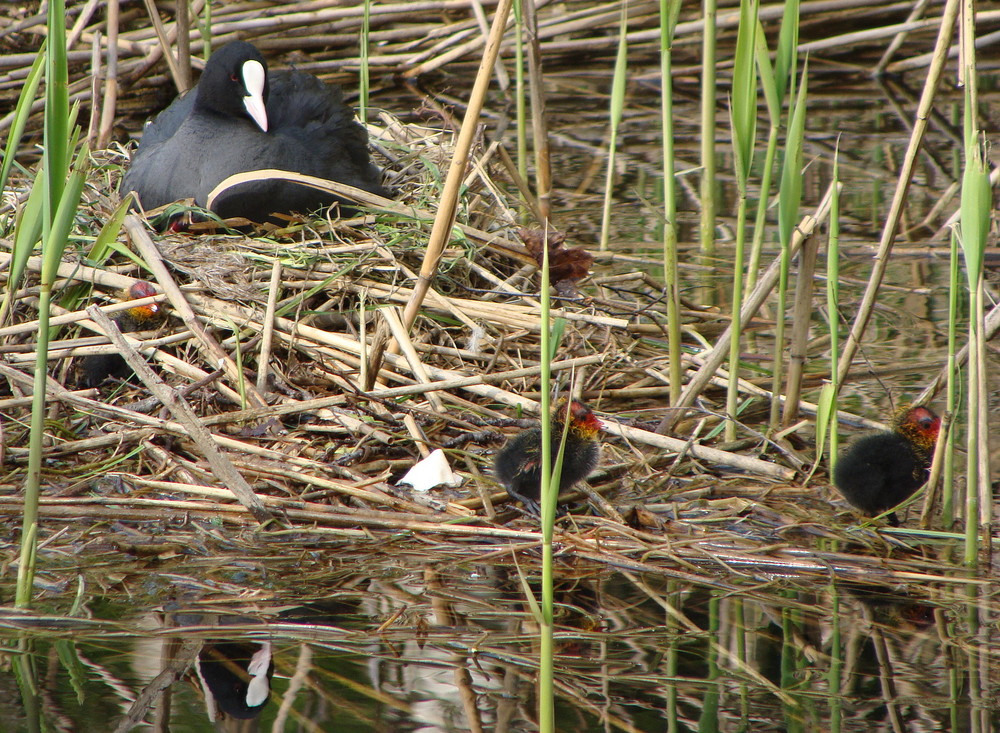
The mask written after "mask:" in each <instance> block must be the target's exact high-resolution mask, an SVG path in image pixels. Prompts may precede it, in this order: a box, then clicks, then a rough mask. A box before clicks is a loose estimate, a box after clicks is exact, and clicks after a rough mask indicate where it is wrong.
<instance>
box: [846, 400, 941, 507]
mask: <svg viewBox="0 0 1000 733" xmlns="http://www.w3.org/2000/svg"><path fill="white" fill-rule="evenodd" d="M940 429H941V418H939V417H938V416H937V415H935V414H934V413H933V412H932V411H931V410H929V409H927V408H926V407H910V408H905V409H903V410H901V411H900V412H899V413H898V414H897V415H896V417H895V418H894V419H893V421H892V430H881V431H878V432H875V433H869V434H868V435H863V436H861V437H860V438H858V439H857V440H856V441H854V443H853V444H852V445H851V446H850V447H849V448H848V449H847V450H846V451H844V452H843V453H842V454H841V455H840V457H839V458H838V459H837V466H836V468H835V469H834V471H833V482H834V484H835V485H836V487H837V488H838V489H839V490H840V493H841V494H843V495H844V498H845V499H847V500H848V501H849V502H850V503H851V504H853V505H854V506H855V507H857V508H858V509H859V510H860V511H861V512H862V513H863V514H866V515H868V516H875V515H876V514H881V513H882V512H884V511H885V510H886V509H891V508H892V507H894V506H896V505H897V504H899V503H900V502H901V501H903V500H904V499H907V498H909V497H910V495H912V494H913V492H915V491H916V490H917V489H919V488H920V487H921V486H922V485H923V483H924V482H925V481H926V480H927V473H928V470H929V469H930V465H931V458H932V457H933V454H934V445H935V444H936V443H937V438H938V431H940ZM888 520H889V523H890V524H892V525H893V526H896V525H898V524H899V521H898V520H897V518H896V514H895V512H893V513H892V514H890V515H889V517H888Z"/></svg>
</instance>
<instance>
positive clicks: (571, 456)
mask: <svg viewBox="0 0 1000 733" xmlns="http://www.w3.org/2000/svg"><path fill="white" fill-rule="evenodd" d="M566 420H567V405H566V400H560V401H559V403H558V404H557V405H556V407H555V409H554V410H553V411H552V461H553V462H555V460H556V456H557V454H558V452H559V444H560V443H561V442H562V435H563V426H564V425H565V424H566ZM568 420H569V428H568V430H567V432H566V447H565V450H564V451H563V464H562V475H561V476H560V477H559V493H560V494H561V493H562V492H564V491H566V490H567V489H569V488H571V487H572V486H573V485H574V484H576V483H579V482H580V481H583V479H585V478H587V476H589V475H590V474H591V473H592V472H593V470H594V469H595V468H596V467H597V460H598V458H599V457H600V452H601V448H600V445H599V444H598V442H597V433H598V432H599V431H600V429H601V421H600V420H599V419H598V418H597V416H596V415H595V414H594V413H593V412H592V411H591V409H590V408H589V407H587V406H586V405H585V404H583V403H582V402H578V401H577V400H572V401H570V402H569V410H568ZM493 472H494V473H495V474H496V477H497V480H499V481H500V483H502V484H503V485H504V487H506V489H507V493H508V494H509V495H510V497H511V498H512V499H516V500H518V501H520V502H521V503H522V504H524V506H525V508H526V509H528V511H530V512H532V513H534V514H538V513H539V507H538V502H539V501H540V499H541V485H542V429H541V428H540V427H539V428H529V429H527V430H524V431H523V432H521V433H518V434H517V435H515V436H514V437H513V438H511V439H510V440H509V441H507V444H506V445H505V446H504V447H503V449H502V450H501V451H500V452H499V453H498V454H497V457H496V461H495V463H494V466H493Z"/></svg>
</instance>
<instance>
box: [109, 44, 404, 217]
mask: <svg viewBox="0 0 1000 733" xmlns="http://www.w3.org/2000/svg"><path fill="white" fill-rule="evenodd" d="M265 169H278V170H283V171H290V172H293V173H304V174H306V175H310V176H316V177H318V178H326V179H330V180H333V181H338V182H340V183H346V184H348V185H351V186H355V187H357V188H361V189H364V190H365V191H369V192H371V193H375V194H379V195H381V196H387V195H388V191H387V190H386V189H385V188H383V186H382V184H381V173H380V171H379V169H378V168H377V167H376V166H375V165H374V164H373V163H372V161H371V158H370V157H369V155H368V133H367V132H366V131H365V129H364V127H362V126H361V125H360V124H358V123H357V122H355V120H354V110H352V109H351V108H350V107H349V106H347V105H346V104H344V101H343V99H342V97H341V93H340V89H339V87H336V86H332V85H329V84H326V83H324V82H322V81H320V80H319V79H317V78H316V77H315V76H313V75H312V74H307V73H304V72H301V71H294V70H292V71H277V72H275V73H273V74H269V73H268V71H267V62H266V61H265V60H264V57H263V56H262V55H261V53H260V52H259V51H258V50H257V49H256V48H254V47H253V46H251V45H250V44H249V43H246V42H244V41H234V42H232V43H229V44H227V45H225V46H223V47H222V48H220V49H219V50H218V51H216V52H215V53H214V54H212V57H211V58H210V59H209V60H208V63H207V64H206V65H205V70H204V72H202V75H201V79H200V81H199V82H198V84H197V86H196V87H195V88H194V89H192V90H191V91H190V92H189V93H188V94H186V95H185V96H183V97H180V98H178V99H177V100H175V101H174V103H173V104H171V105H170V107H168V108H167V109H166V110H164V111H163V112H162V113H161V114H160V115H158V116H157V118H156V119H155V120H153V122H152V123H150V124H149V125H148V126H147V127H146V129H145V132H144V133H143V136H142V140H141V142H140V143H139V149H138V150H137V151H136V154H135V156H134V157H133V159H132V165H131V167H130V168H129V170H128V173H126V174H125V178H124V180H123V182H122V191H123V192H128V191H135V192H136V193H137V194H138V196H139V200H140V202H141V203H142V206H143V207H145V208H147V209H152V208H156V207H158V206H162V205H163V204H167V203H170V202H172V201H176V200H178V199H182V198H188V197H193V198H194V200H195V203H197V204H198V205H199V206H205V205H206V204H207V200H208V195H209V193H211V192H212V190H213V189H215V187H216V186H217V185H218V184H219V183H221V182H222V181H223V180H224V179H226V178H228V177H229V176H231V175H234V174H237V173H245V172H247V171H257V170H265ZM336 201H341V199H338V198H337V197H336V196H333V195H331V194H329V193H325V192H322V191H318V190H316V189H314V188H310V187H308V186H303V185H300V184H295V183H289V182H286V181H277V180H272V181H253V182H247V183H242V184H240V185H238V186H236V187H233V188H229V189H227V190H226V192H225V193H224V194H222V195H220V196H219V197H218V198H217V199H216V200H215V201H214V202H213V204H212V209H213V210H214V211H215V212H216V213H217V214H219V215H220V216H222V217H223V218H228V217H234V216H241V217H245V218H247V219H250V220H253V221H264V220H266V219H268V218H269V215H270V214H273V213H284V214H287V213H290V212H293V211H297V212H303V213H304V212H308V211H314V210H316V209H319V208H321V207H325V206H329V205H330V204H332V203H334V202H336ZM278 221H280V220H278Z"/></svg>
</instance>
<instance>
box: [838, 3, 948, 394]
mask: <svg viewBox="0 0 1000 733" xmlns="http://www.w3.org/2000/svg"><path fill="white" fill-rule="evenodd" d="M960 6H961V3H960V2H959V1H958V0H948V2H947V3H946V4H945V7H944V11H943V14H942V18H941V24H940V28H939V30H938V38H937V43H936V45H935V48H934V59H933V62H932V63H931V65H930V68H929V69H928V72H927V80H926V81H925V83H924V89H923V93H922V94H921V96H920V106H919V108H918V109H917V113H916V119H915V121H914V125H913V132H912V133H911V135H910V141H909V144H908V145H907V148H906V155H905V157H904V160H903V165H902V168H901V169H900V173H899V182H898V184H897V185H896V190H895V192H894V193H893V197H892V204H891V205H890V207H889V214H888V217H887V218H886V221H885V226H884V227H883V229H882V236H881V238H880V239H879V247H878V253H877V254H876V256H875V266H874V267H873V268H872V272H871V275H870V277H869V279H868V286H867V287H866V288H865V293H864V296H862V300H861V304H860V305H859V306H858V313H857V315H856V316H855V317H854V323H853V324H851V331H850V333H849V334H848V335H847V338H846V340H845V341H844V344H843V347H842V351H841V355H840V363H839V365H838V368H837V372H838V374H837V384H840V385H843V384H844V381H845V380H846V378H847V371H848V369H849V368H850V366H851V362H852V361H853V360H854V355H855V353H856V352H857V350H858V345H859V344H860V342H861V338H862V336H863V335H864V332H865V329H866V327H867V326H868V320H869V319H870V318H871V315H872V312H873V311H874V309H875V298H876V296H877V295H878V290H879V286H880V285H881V283H882V278H883V277H884V276H885V268H886V266H887V265H888V263H889V253H890V252H891V251H892V246H893V244H894V243H895V241H896V231H897V229H898V227H899V222H900V217H901V216H902V212H903V208H904V205H905V202H906V193H907V191H909V189H910V183H911V181H912V179H913V171H914V166H915V164H916V160H917V155H918V154H919V152H920V147H921V143H922V141H923V137H924V133H925V132H926V130H927V125H928V122H927V119H928V113H929V111H930V108H931V106H932V105H933V103H934V98H935V96H936V94H937V89H938V85H939V84H940V82H941V75H942V73H943V71H944V66H945V61H946V60H947V55H948V49H949V47H950V46H951V39H952V36H953V34H954V29H955V19H956V18H957V17H958V11H959V8H960Z"/></svg>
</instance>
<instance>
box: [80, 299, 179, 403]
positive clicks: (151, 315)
mask: <svg viewBox="0 0 1000 733" xmlns="http://www.w3.org/2000/svg"><path fill="white" fill-rule="evenodd" d="M124 295H125V298H126V299H127V300H139V299H140V298H148V297H150V296H151V295H156V290H155V289H154V288H153V286H152V285H150V284H149V283H148V282H146V281H145V280H137V281H136V282H135V283H133V284H132V287H130V288H129V289H128V291H127V292H126V293H125V294H124ZM160 317H161V312H160V307H159V306H158V305H157V304H156V303H150V304H149V305H138V306H135V307H133V308H129V309H128V310H124V311H122V312H121V313H119V314H118V315H117V316H116V317H115V318H114V319H112V320H114V322H115V323H116V324H118V330H119V331H121V332H122V333H132V332H134V331H141V330H143V329H144V328H150V327H153V326H154V324H155V322H156V321H157V320H158V319H159V318H160ZM133 374H134V372H133V371H132V367H130V366H129V365H128V363H127V362H126V361H125V359H124V357H122V356H121V354H91V355H90V356H86V357H84V358H83V360H82V374H81V376H80V381H79V384H80V386H81V387H100V386H101V385H102V384H104V382H105V381H106V380H108V379H129V378H130V377H132V376H133Z"/></svg>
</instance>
